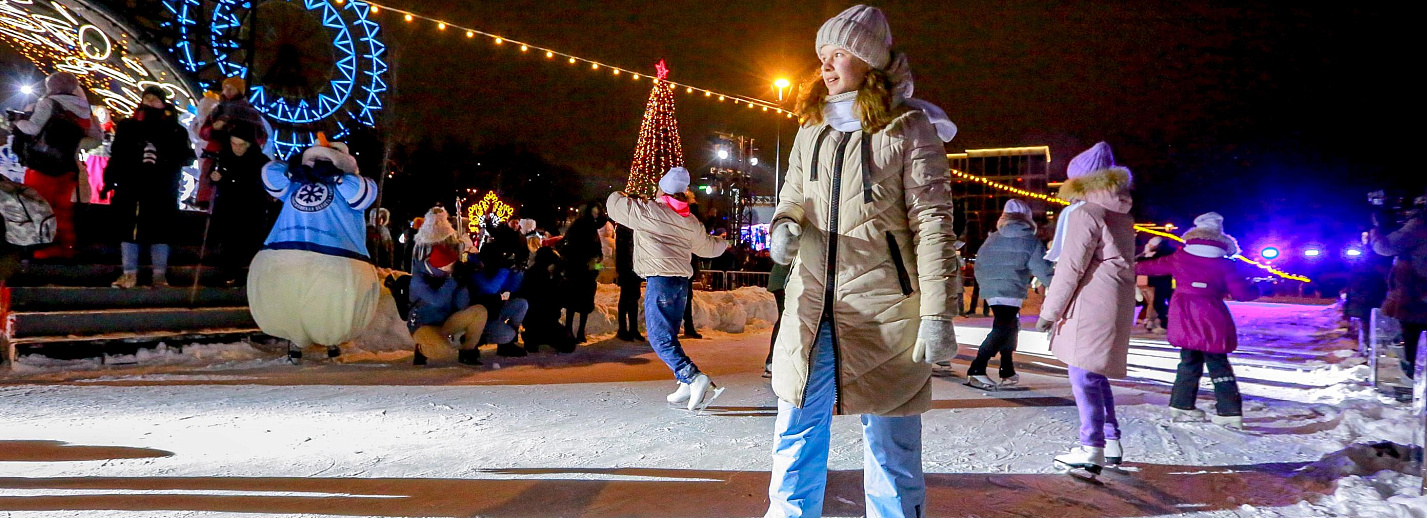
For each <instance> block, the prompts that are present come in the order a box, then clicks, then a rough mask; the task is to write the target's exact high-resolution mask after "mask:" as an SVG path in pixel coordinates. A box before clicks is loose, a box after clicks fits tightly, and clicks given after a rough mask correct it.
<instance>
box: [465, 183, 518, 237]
mask: <svg viewBox="0 0 1427 518" xmlns="http://www.w3.org/2000/svg"><path fill="white" fill-rule="evenodd" d="M486 215H491V216H494V217H495V220H496V223H500V222H502V221H505V220H507V219H510V217H511V216H513V215H515V207H511V206H510V205H507V204H506V203H505V202H503V201H501V200H500V197H499V196H496V194H495V191H490V192H487V193H486V196H485V197H484V198H481V201H479V202H477V203H476V204H475V205H472V206H470V208H467V209H466V221H467V222H468V223H467V228H469V229H470V231H471V232H479V231H480V229H481V225H480V219H481V218H482V217H485V216H486Z"/></svg>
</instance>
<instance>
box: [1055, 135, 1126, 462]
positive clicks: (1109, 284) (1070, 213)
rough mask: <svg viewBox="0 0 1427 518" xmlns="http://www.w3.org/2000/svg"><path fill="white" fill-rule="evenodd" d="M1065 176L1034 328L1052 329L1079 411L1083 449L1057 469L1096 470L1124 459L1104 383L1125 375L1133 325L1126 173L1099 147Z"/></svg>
mask: <svg viewBox="0 0 1427 518" xmlns="http://www.w3.org/2000/svg"><path fill="white" fill-rule="evenodd" d="M1068 176H1069V179H1068V180H1066V181H1065V185H1062V186H1061V188H1060V197H1061V198H1063V199H1066V200H1070V201H1072V202H1074V203H1073V204H1072V205H1071V206H1070V207H1068V208H1066V210H1065V211H1064V212H1061V213H1060V219H1059V221H1057V224H1056V229H1055V239H1054V241H1053V242H1052V243H1051V249H1050V253H1049V254H1048V255H1047V256H1046V258H1047V259H1050V260H1052V261H1058V262H1057V263H1056V265H1055V276H1054V278H1053V279H1052V280H1051V284H1050V287H1049V288H1048V290H1047V291H1046V297H1045V302H1043V303H1042V304H1041V314H1040V320H1039V321H1037V322H1036V329H1037V330H1039V331H1050V332H1051V333H1050V350H1051V352H1052V353H1053V354H1055V357H1056V358H1057V359H1059V360H1060V361H1062V362H1065V364H1066V365H1067V366H1069V369H1070V387H1071V390H1072V391H1073V392H1074V394H1075V406H1076V408H1078V409H1079V410H1080V446H1079V447H1077V448H1075V449H1072V450H1071V451H1070V453H1067V454H1065V455H1059V456H1056V458H1055V465H1056V467H1058V468H1060V469H1070V468H1080V469H1084V470H1086V471H1089V472H1090V473H1099V472H1100V469H1101V466H1103V465H1104V464H1105V463H1106V462H1109V463H1110V464H1119V463H1120V461H1121V459H1122V457H1123V456H1124V454H1123V453H1122V449H1121V448H1120V423H1119V421H1118V420H1117V419H1116V418H1115V398H1114V395H1113V394H1112V393H1111V392H1110V379H1109V378H1123V377H1125V371H1126V360H1127V358H1128V356H1129V351H1130V331H1131V329H1132V328H1133V327H1134V323H1135V265H1134V260H1135V229H1134V219H1133V218H1132V217H1131V216H1130V208H1131V207H1132V204H1133V202H1132V200H1131V199H1130V182H1131V176H1130V170H1129V169H1126V168H1123V167H1117V166H1115V158H1114V156H1113V155H1112V154H1111V152H1110V146H1109V145H1108V144H1106V143H1104V142H1101V143H1099V144H1096V145H1095V147H1092V148H1090V149H1089V150H1087V151H1085V152H1084V153H1081V154H1080V155H1078V156H1076V157H1075V158H1074V159H1072V160H1071V161H1070V167H1069V174H1068Z"/></svg>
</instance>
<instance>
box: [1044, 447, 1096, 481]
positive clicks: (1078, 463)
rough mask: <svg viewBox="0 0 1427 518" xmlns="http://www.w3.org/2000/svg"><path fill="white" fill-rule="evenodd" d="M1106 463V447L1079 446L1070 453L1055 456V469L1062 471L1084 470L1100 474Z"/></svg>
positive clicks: (1092, 473)
mask: <svg viewBox="0 0 1427 518" xmlns="http://www.w3.org/2000/svg"><path fill="white" fill-rule="evenodd" d="M1104 464H1105V448H1096V447H1094V446H1077V447H1075V448H1073V449H1071V450H1070V453H1066V454H1063V455H1056V456H1055V469H1056V471H1059V472H1061V473H1070V472H1071V471H1072V470H1077V469H1079V470H1083V471H1085V472H1086V473H1089V474H1091V475H1099V474H1100V471H1101V469H1102V468H1101V466H1103V465H1104Z"/></svg>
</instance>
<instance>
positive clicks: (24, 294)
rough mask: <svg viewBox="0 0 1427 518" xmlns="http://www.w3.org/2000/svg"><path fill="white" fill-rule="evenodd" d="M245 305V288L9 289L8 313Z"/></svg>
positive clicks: (53, 287) (246, 293)
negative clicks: (9, 311)
mask: <svg viewBox="0 0 1427 518" xmlns="http://www.w3.org/2000/svg"><path fill="white" fill-rule="evenodd" d="M247 303H248V292H247V289H246V288H207V287H200V288H198V289H197V290H194V289H190V288H186V287H169V288H133V289H119V288H89V287H56V286H43V287H16V288H10V310H11V311H16V312H31V313H39V312H46V311H77V310H91V309H137V308H163V307H169V308H193V307H215V306H230V307H235V306H243V305H246V304H247Z"/></svg>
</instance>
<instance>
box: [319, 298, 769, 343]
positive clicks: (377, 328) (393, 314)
mask: <svg viewBox="0 0 1427 518" xmlns="http://www.w3.org/2000/svg"><path fill="white" fill-rule="evenodd" d="M618 317H619V286H616V285H613V284H600V285H599V286H598V290H597V291H596V292H595V311H594V313H591V314H590V317H589V320H588V321H587V322H586V323H585V334H586V335H589V336H591V337H593V336H600V335H612V334H614V333H615V332H616V331H618V330H619V324H618V322H617V319H618ZM777 318H778V305H777V304H776V303H775V302H774V300H773V294H772V293H769V292H768V290H766V289H763V288H756V287H749V288H739V289H737V290H733V291H695V292H694V325H695V326H697V327H698V328H699V329H701V330H706V331H708V330H711V331H720V332H724V333H731V334H740V333H745V332H748V331H758V330H762V329H767V328H769V327H771V326H772V325H773V321H774V320H776V319H777ZM639 327H640V328H641V329H643V327H644V297H643V296H642V295H641V296H640V298H639ZM414 345H415V342H413V341H412V339H411V333H410V332H408V331H407V329H406V322H404V321H402V319H401V316H400V315H399V314H398V313H397V311H396V302H395V301H394V300H393V299H392V297H391V294H390V293H388V292H387V291H386V290H383V291H382V300H381V303H380V305H379V306H378V307H377V315H376V317H375V318H373V319H372V323H371V324H370V325H369V326H368V327H367V330H366V331H364V332H363V333H362V335H361V336H359V337H357V339H356V340H355V341H354V343H353V344H351V347H350V350H349V348H344V349H343V356H348V355H349V353H350V354H352V355H353V356H350V357H349V359H362V360H378V361H382V360H383V359H384V356H383V355H381V354H371V355H368V354H363V353H364V352H366V353H383V352H394V351H411V350H412V347H413V346H414Z"/></svg>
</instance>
